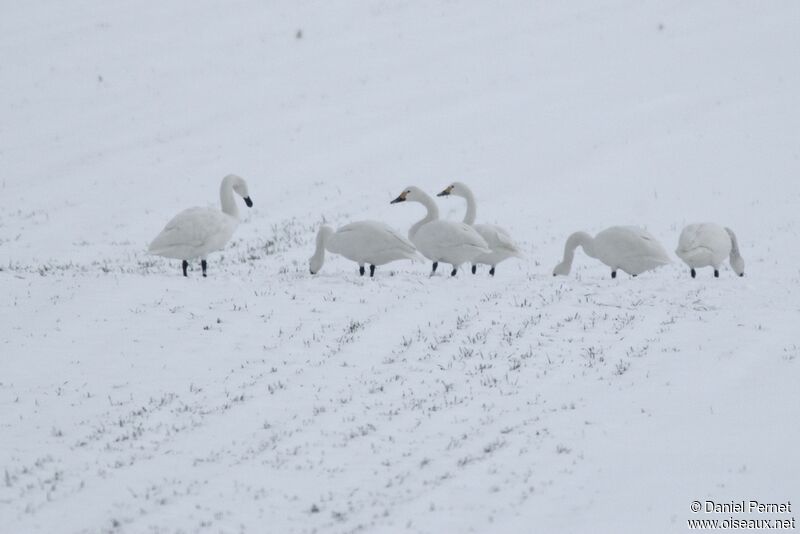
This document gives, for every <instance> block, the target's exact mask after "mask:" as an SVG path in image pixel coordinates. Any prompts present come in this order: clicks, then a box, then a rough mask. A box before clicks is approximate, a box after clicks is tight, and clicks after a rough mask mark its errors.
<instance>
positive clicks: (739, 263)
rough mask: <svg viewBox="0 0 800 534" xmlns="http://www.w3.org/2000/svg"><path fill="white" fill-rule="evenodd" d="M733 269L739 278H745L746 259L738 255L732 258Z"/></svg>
mask: <svg viewBox="0 0 800 534" xmlns="http://www.w3.org/2000/svg"><path fill="white" fill-rule="evenodd" d="M731 268H733V272H735V273H736V274H738V275H739V276H744V259H742V257H741V256H739V255H738V254H737V255H736V256H735V257H733V258H731Z"/></svg>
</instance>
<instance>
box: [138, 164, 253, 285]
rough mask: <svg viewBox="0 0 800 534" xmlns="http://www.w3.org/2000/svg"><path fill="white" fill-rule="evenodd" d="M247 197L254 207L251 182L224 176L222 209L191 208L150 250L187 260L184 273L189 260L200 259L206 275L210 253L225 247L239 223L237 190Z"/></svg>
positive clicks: (181, 213) (248, 202)
mask: <svg viewBox="0 0 800 534" xmlns="http://www.w3.org/2000/svg"><path fill="white" fill-rule="evenodd" d="M234 191H235V192H236V194H238V195H239V196H241V197H242V198H244V202H245V204H247V207H248V208H250V207H252V206H253V201H252V200H250V195H249V194H248V192H247V183H246V182H245V181H244V180H243V179H242V178H240V177H238V176H236V175H235V174H229V175H228V176H226V177H225V178H223V179H222V185H220V188H219V199H220V203H221V204H222V211H220V210H218V209H216V208H189V209H186V210H183V211H182V212H180V213H179V214H177V215H176V216H175V217H173V219H172V220H171V221H169V222H168V223H167V225H166V226H165V227H164V229H163V230H161V233H160V234H158V235H157V236H156V238H155V239H153V242H152V243H150V247H149V248H148V252H150V254H155V255H156V256H163V257H165V258H173V259H177V260H183V264H182V267H183V276H187V274H186V269H187V267H189V261H188V260H193V259H196V258H200V259H201V261H200V265H201V267H202V268H203V276H206V268H207V267H208V263H207V262H206V257H207V256H208V254H209V253H211V252H214V251H216V250H222V248H223V247H224V246H225V244H226V243H227V242H228V240H229V239H230V238H231V236H232V235H233V232H234V231H235V230H236V227H237V226H238V224H239V210H238V209H237V208H236V201H235V200H234V199H233V192H234Z"/></svg>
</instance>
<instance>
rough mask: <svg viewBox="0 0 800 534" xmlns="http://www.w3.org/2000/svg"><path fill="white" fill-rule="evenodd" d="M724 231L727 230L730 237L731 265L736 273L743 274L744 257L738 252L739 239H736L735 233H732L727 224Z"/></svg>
mask: <svg viewBox="0 0 800 534" xmlns="http://www.w3.org/2000/svg"><path fill="white" fill-rule="evenodd" d="M725 231H726V232H728V235H729V236H730V238H731V255H730V258H729V260H730V262H731V267H732V268H733V270H734V272H735V273H736V274H738V275H739V276H744V258H742V254H741V253H740V252H739V240H738V239H736V234H734V233H733V230H731V229H730V228H728V227H727V226H726V227H725Z"/></svg>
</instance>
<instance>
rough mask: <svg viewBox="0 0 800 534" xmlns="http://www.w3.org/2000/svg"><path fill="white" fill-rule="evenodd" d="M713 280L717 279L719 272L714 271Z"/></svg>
mask: <svg viewBox="0 0 800 534" xmlns="http://www.w3.org/2000/svg"><path fill="white" fill-rule="evenodd" d="M714 278H719V270H718V269H714Z"/></svg>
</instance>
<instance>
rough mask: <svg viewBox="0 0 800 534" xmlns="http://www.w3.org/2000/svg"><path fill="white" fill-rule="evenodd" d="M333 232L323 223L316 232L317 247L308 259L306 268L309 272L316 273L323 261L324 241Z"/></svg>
mask: <svg viewBox="0 0 800 534" xmlns="http://www.w3.org/2000/svg"><path fill="white" fill-rule="evenodd" d="M332 234H333V228H331V227H330V226H328V225H327V224H323V225H322V226H320V228H319V232H317V249H316V250H315V251H314V255H313V256H311V257H310V258H309V259H308V270H309V272H311V274H317V273H318V272H319V271H320V270H321V269H322V264H324V263H325V242H326V241H327V240H328V238H329V237H330V236H331V235H332Z"/></svg>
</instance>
